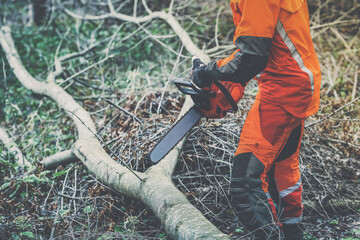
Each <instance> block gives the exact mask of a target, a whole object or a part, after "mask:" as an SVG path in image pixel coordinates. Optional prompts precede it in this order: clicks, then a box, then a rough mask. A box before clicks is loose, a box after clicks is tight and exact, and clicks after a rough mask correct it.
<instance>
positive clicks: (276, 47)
mask: <svg viewBox="0 0 360 240" xmlns="http://www.w3.org/2000/svg"><path fill="white" fill-rule="evenodd" d="M230 5H231V9H232V11H233V20H234V24H235V26H236V30H235V35H234V44H235V45H236V47H237V48H238V49H237V50H236V51H235V52H234V53H233V54H231V55H230V56H229V57H227V58H225V59H221V60H218V61H214V62H213V63H210V64H208V68H207V71H208V72H209V74H210V75H212V76H213V77H214V78H218V79H221V80H223V81H233V82H241V83H244V84H245V83H246V82H247V81H249V80H250V79H251V78H253V77H254V76H255V75H256V74H258V75H257V77H256V79H257V80H258V81H259V86H260V91H261V94H260V95H259V97H260V98H261V99H262V100H263V101H268V102H271V103H273V104H276V105H281V106H282V107H283V108H284V109H285V110H286V111H288V112H289V113H291V114H292V115H294V116H295V117H298V118H305V117H308V116H310V115H312V114H314V113H316V112H317V110H318V107H319V99H320V81H321V80H320V79H321V73H320V65H319V62H318V58H317V56H316V53H315V50H314V47H313V43H312V39H311V36H310V26H309V14H308V7H307V3H306V0H266V1H265V0H231V3H230ZM249 70H250V72H249ZM261 71H262V72H261ZM259 72H260V73H259Z"/></svg>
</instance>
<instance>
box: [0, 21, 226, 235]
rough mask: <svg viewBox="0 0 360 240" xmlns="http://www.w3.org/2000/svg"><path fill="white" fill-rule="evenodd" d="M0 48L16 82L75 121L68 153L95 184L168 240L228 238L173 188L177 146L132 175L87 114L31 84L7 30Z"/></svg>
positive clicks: (56, 90)
mask: <svg viewBox="0 0 360 240" xmlns="http://www.w3.org/2000/svg"><path fill="white" fill-rule="evenodd" d="M0 44H1V46H2V48H3V49H4V52H5V54H6V57H7V59H8V62H9V64H10V66H11V68H12V69H13V71H14V73H15V75H16V77H17V78H18V79H19V81H20V82H21V83H22V84H23V85H24V86H25V87H26V88H28V89H30V90H32V91H33V92H35V93H37V94H41V95H45V96H48V97H50V98H51V99H53V100H54V101H55V102H56V103H57V104H58V106H59V107H60V108H62V109H64V110H65V111H66V113H67V114H68V115H69V116H70V118H71V119H72V120H73V121H74V122H75V125H76V128H77V130H78V140H77V141H76V142H75V143H74V144H73V146H72V149H71V152H72V153H73V154H74V155H75V156H76V157H77V158H78V159H80V160H81V161H82V163H83V164H84V165H85V166H86V167H87V168H88V170H89V171H90V172H91V173H93V174H94V175H95V176H96V177H97V179H99V180H100V181H101V182H103V183H104V184H105V185H107V186H109V187H110V188H112V189H113V190H115V191H117V192H119V193H122V194H125V195H127V196H129V197H132V198H135V199H138V200H141V201H143V202H144V203H145V204H146V205H147V206H148V207H149V208H150V209H151V210H152V211H153V212H154V213H155V215H156V216H157V217H158V218H159V219H160V221H161V223H162V224H163V225H164V226H165V229H166V232H167V233H168V235H169V237H171V238H174V239H229V237H228V236H227V235H225V234H223V233H221V232H220V231H219V230H218V229H217V228H216V227H215V226H214V225H213V224H212V223H210V222H209V221H208V220H207V219H206V218H205V217H204V216H203V215H202V214H201V212H200V211H199V210H197V209H196V208H195V207H194V206H193V205H192V204H191V203H190V202H189V201H188V200H187V198H186V196H185V195H184V194H182V193H181V192H180V191H179V190H177V189H176V187H175V186H174V184H173V183H172V181H171V179H170V176H171V174H172V172H173V170H174V166H175V164H176V162H177V158H178V154H179V152H180V149H181V145H182V143H183V141H182V142H180V143H179V144H178V146H177V147H176V148H175V149H174V150H173V151H171V152H170V153H169V155H168V156H167V159H168V160H166V159H164V160H163V162H162V163H159V164H158V166H155V167H152V168H149V169H148V170H147V171H146V172H145V173H140V172H136V171H134V172H136V175H135V174H134V173H133V172H131V171H130V170H128V169H127V168H125V167H123V166H121V165H120V164H118V163H117V162H115V161H114V160H113V159H112V158H111V157H110V156H109V155H108V154H107V153H106V152H105V150H104V149H103V148H102V146H101V144H100V142H99V141H98V140H97V138H96V136H95V133H96V131H95V124H94V122H93V121H92V120H91V118H90V115H89V113H88V112H87V111H85V110H84V109H83V108H82V107H81V106H80V105H79V104H78V103H77V102H76V101H75V100H74V99H73V98H72V97H71V96H70V95H69V94H68V93H66V92H65V91H64V89H62V88H61V87H59V86H58V85H56V84H55V83H53V82H51V83H46V82H40V81H37V80H36V79H35V78H33V77H32V76H31V75H30V74H29V73H28V72H27V70H26V69H25V68H24V66H23V65H22V63H21V60H20V57H19V55H18V53H17V51H16V48H15V45H14V43H13V40H12V38H11V34H10V28H8V27H3V28H2V29H1V31H0ZM191 105H192V102H191V101H190V100H189V99H188V100H187V102H186V104H185V105H184V106H185V108H189V107H190V106H191ZM185 108H183V111H182V113H183V112H185ZM139 178H140V179H141V180H140V179H139Z"/></svg>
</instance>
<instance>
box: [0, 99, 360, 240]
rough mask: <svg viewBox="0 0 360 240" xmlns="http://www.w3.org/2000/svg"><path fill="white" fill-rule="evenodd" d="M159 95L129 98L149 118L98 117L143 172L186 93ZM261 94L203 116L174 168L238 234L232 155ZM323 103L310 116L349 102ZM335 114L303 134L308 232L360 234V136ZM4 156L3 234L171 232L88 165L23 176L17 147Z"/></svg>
mask: <svg viewBox="0 0 360 240" xmlns="http://www.w3.org/2000/svg"><path fill="white" fill-rule="evenodd" d="M161 96H162V94H161V92H153V93H148V94H147V95H146V96H142V97H141V98H139V97H140V96H135V95H134V96H129V97H128V99H127V101H126V104H125V105H123V107H124V108H125V109H127V110H128V111H130V112H136V114H137V116H138V117H139V118H140V119H141V121H142V122H143V124H142V125H140V124H138V123H137V122H136V121H134V119H133V116H131V115H128V114H127V113H125V112H123V111H121V110H119V109H109V111H108V112H107V114H105V115H104V116H105V117H104V118H103V119H97V121H96V122H97V123H98V124H99V125H98V129H99V132H98V133H99V135H101V136H102V137H103V140H104V142H106V143H107V146H108V147H109V148H111V149H112V150H113V151H114V152H116V153H117V154H118V155H121V156H123V159H130V160H128V161H127V162H122V160H121V159H118V161H119V162H122V163H123V164H126V165H127V166H129V167H131V168H133V169H136V170H138V171H144V170H145V169H146V168H147V167H149V166H151V161H150V160H149V157H148V151H149V149H151V148H152V147H153V146H154V144H155V143H156V142H157V141H158V140H159V139H160V138H161V136H162V135H163V134H164V133H165V132H166V131H167V130H169V129H170V127H171V125H172V123H173V122H174V120H175V119H176V116H177V113H178V111H179V110H180V108H181V104H182V102H183V99H182V98H179V94H177V93H171V94H168V93H166V94H165V95H164V97H163V99H162V101H161V102H162V104H161V107H160V108H159V107H158V106H159V102H160V100H161ZM139 99H140V100H139ZM253 99H254V98H253V97H251V96H249V97H245V98H244V99H243V100H242V101H241V104H240V111H239V113H238V114H236V115H232V116H228V117H226V118H225V119H221V120H209V121H205V120H204V121H202V122H201V123H200V124H198V125H197V126H196V127H195V128H194V129H193V130H192V131H191V133H190V135H189V137H188V139H187V141H186V144H185V146H184V148H183V151H182V154H181V156H180V161H179V163H178V166H177V169H176V171H175V175H174V177H173V179H174V182H175V184H176V185H177V187H178V188H179V189H180V190H181V191H182V192H184V193H185V194H186V195H187V196H188V198H189V200H190V201H191V202H192V203H193V204H194V205H195V206H196V207H197V208H198V209H200V210H201V211H202V212H203V213H204V215H205V216H206V217H207V218H208V219H210V221H212V222H213V223H214V224H215V225H216V226H217V227H218V228H219V229H220V230H222V231H223V232H225V233H227V234H229V235H230V236H232V237H233V238H234V239H246V238H247V236H248V232H247V231H246V230H245V228H244V227H243V226H242V225H241V224H239V222H238V221H237V218H236V216H235V214H234V211H233V210H232V209H231V206H230V201H229V199H230V197H229V176H230V171H231V159H232V155H233V153H234V151H235V149H236V146H237V141H238V138H239V133H240V131H241V126H242V125H243V122H244V119H245V116H246V112H247V110H249V108H250V107H251V104H252V102H253ZM103 104H104V103H102V102H97V101H90V100H89V101H87V102H86V103H85V104H84V107H85V108H86V109H87V110H89V111H92V110H93V109H96V108H98V107H101V106H103ZM322 104H323V106H325V105H326V106H331V107H330V109H327V112H326V113H319V114H318V115H316V116H315V117H313V118H311V119H309V120H308V122H307V123H308V124H311V123H314V122H317V121H319V120H321V119H323V118H324V116H327V115H328V114H331V112H332V111H334V110H335V109H338V107H339V105H341V104H344V102H340V103H337V104H335V103H333V102H331V101H328V102H327V101H326V99H322ZM353 107H354V106H352V105H349V106H347V107H345V108H344V111H343V112H342V113H341V114H342V116H343V117H346V116H347V115H349V114H353V111H349V108H353ZM158 110H160V111H158ZM357 111H358V108H357ZM329 121H333V120H332V119H330V120H329V119H326V120H324V121H321V122H319V123H317V124H315V125H313V126H311V127H308V128H306V130H305V135H304V138H303V142H302V148H301V155H300V161H301V171H302V179H303V184H304V205H305V210H304V222H303V223H304V227H305V229H306V239H360V204H359V199H360V198H359V194H360V188H359V177H360V161H359V159H360V158H359V156H360V154H359V153H360V149H359V147H358V145H356V144H358V143H356V144H353V145H349V144H345V143H344V142H348V139H341V138H340V139H337V138H335V137H331V136H334V135H335V133H331V131H332V130H333V129H334V128H327V126H328V124H329V123H328V122H329ZM39 127H40V128H41V127H46V126H39ZM346 127H348V128H349V129H351V128H352V127H353V126H348V125H346ZM331 134H333V135H331ZM344 137H346V136H344ZM342 141H344V142H342ZM110 154H111V153H110ZM115 158H116V157H115ZM0 160H1V161H0V164H1V166H0V168H1V176H0V179H1V180H0V186H1V191H0V213H1V216H0V238H1V239H49V238H53V239H69V238H73V239H98V240H100V239H166V234H165V232H164V230H163V229H162V228H161V226H160V224H159V222H158V220H156V219H155V217H154V216H153V215H152V213H151V211H150V210H149V209H147V208H146V207H145V206H143V205H142V204H141V203H138V202H136V201H133V200H131V199H128V198H125V197H123V196H121V195H118V194H116V193H115V192H113V191H112V190H110V189H108V188H107V187H105V186H104V185H102V184H101V183H100V182H99V181H98V180H96V179H95V178H94V177H93V176H91V175H89V173H88V172H87V170H86V169H85V168H84V167H83V166H82V164H78V163H74V164H70V165H67V166H60V167H58V168H57V169H56V170H44V169H41V166H40V165H38V169H37V171H36V173H35V174H31V175H27V176H23V177H22V176H21V175H20V176H19V173H17V172H15V169H13V168H12V164H11V161H12V160H13V159H12V157H11V154H10V153H8V152H6V151H3V152H2V155H1V159H0ZM8 160H10V162H9V161H8Z"/></svg>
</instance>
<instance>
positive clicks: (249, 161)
mask: <svg viewBox="0 0 360 240" xmlns="http://www.w3.org/2000/svg"><path fill="white" fill-rule="evenodd" d="M264 169H265V166H264V164H263V163H262V162H261V161H260V160H259V159H258V158H257V157H256V156H255V155H254V154H253V153H251V152H248V153H241V154H239V155H236V156H235V158H234V164H233V168H232V173H231V183H230V189H231V194H232V195H238V194H241V193H244V192H248V191H250V190H256V189H258V188H259V189H261V190H262V188H261V184H262V181H261V178H260V176H261V174H262V173H263V171H264ZM262 192H263V191H262Z"/></svg>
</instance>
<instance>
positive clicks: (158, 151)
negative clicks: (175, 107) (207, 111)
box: [150, 106, 203, 163]
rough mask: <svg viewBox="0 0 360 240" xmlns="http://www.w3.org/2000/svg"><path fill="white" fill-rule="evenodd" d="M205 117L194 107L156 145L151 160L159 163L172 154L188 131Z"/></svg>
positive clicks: (151, 153)
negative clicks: (168, 154)
mask: <svg viewBox="0 0 360 240" xmlns="http://www.w3.org/2000/svg"><path fill="white" fill-rule="evenodd" d="M201 117H203V114H202V113H201V112H200V110H199V108H198V107H196V106H195V107H192V108H190V110H189V111H188V112H187V113H185V115H184V116H182V117H181V118H180V120H179V121H178V122H177V123H176V124H175V125H174V126H173V127H172V128H171V129H170V131H168V132H167V133H166V135H165V136H164V138H163V139H161V141H160V142H158V143H157V144H156V146H155V147H154V148H153V149H152V150H151V152H150V159H151V161H152V162H153V163H157V162H158V161H160V160H161V159H162V158H164V157H165V155H166V154H167V153H168V152H170V151H171V150H172V149H173V148H174V147H175V146H176V145H177V144H178V142H180V140H181V139H182V138H183V137H184V136H185V135H186V133H187V132H188V131H190V129H191V128H192V127H193V126H194V125H195V124H196V123H197V122H198V121H199V120H200V118H201Z"/></svg>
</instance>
